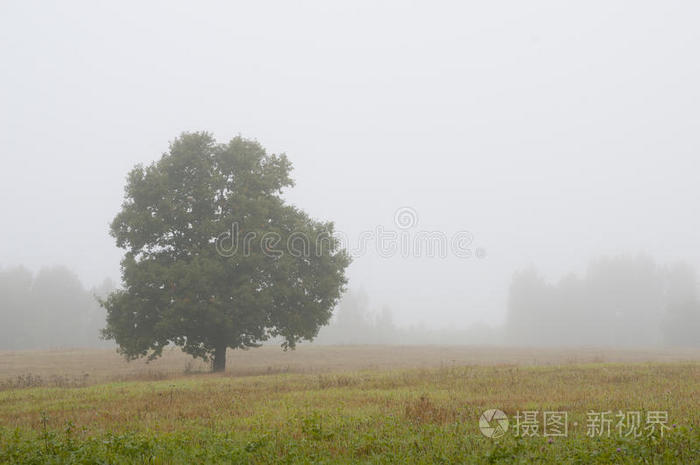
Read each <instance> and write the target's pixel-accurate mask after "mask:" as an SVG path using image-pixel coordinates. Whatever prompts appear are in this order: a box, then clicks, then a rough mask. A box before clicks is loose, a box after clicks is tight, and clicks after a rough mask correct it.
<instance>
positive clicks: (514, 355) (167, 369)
mask: <svg viewBox="0 0 700 465" xmlns="http://www.w3.org/2000/svg"><path fill="white" fill-rule="evenodd" d="M693 360H700V349H636V350H635V349H625V350H622V349H601V348H577V349H545V348H541V349H534V348H506V347H478V346H309V345H307V346H300V347H299V348H298V349H297V350H295V351H289V352H283V351H282V350H281V349H280V348H279V347H276V346H264V347H260V348H257V349H251V350H247V351H240V350H237V351H229V360H228V365H227V374H230V375H233V376H250V375H264V374H278V373H337V372H343V371H358V370H386V369H401V368H433V367H452V366H461V365H517V366H529V365H545V366H546V365H571V364H581V363H638V362H677V361H693ZM208 369H209V367H208V365H207V364H206V363H204V362H202V361H200V360H194V359H192V358H191V357H189V356H188V355H186V354H183V353H182V352H180V351H179V350H178V349H172V350H166V351H165V354H164V356H163V357H162V358H161V359H159V360H156V361H153V362H150V363H147V362H145V361H143V360H137V361H132V362H126V361H124V359H123V358H121V357H120V356H119V355H118V354H117V353H116V351H115V350H111V349H60V350H59V349H56V350H46V351H0V388H3V387H4V388H5V389H7V388H21V387H33V386H55V387H71V386H87V385H91V384H96V383H103V382H110V381H127V380H143V381H148V380H162V379H171V378H177V377H181V376H183V375H188V374H196V373H204V372H206V371H208Z"/></svg>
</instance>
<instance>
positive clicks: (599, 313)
mask: <svg viewBox="0 0 700 465" xmlns="http://www.w3.org/2000/svg"><path fill="white" fill-rule="evenodd" d="M114 289H115V285H114V283H113V282H112V281H110V280H105V281H104V282H103V284H102V285H100V286H99V287H97V288H93V289H86V288H85V287H84V286H83V284H82V283H81V282H80V280H79V279H78V277H77V276H76V275H75V274H74V273H73V272H71V271H70V270H68V269H66V268H64V267H53V268H45V269H42V270H40V271H39V272H38V273H36V274H33V273H31V272H30V271H28V270H26V269H25V268H12V269H5V270H3V269H0V349H44V348H58V347H113V344H112V343H111V342H105V341H102V340H101V339H100V329H102V328H103V327H104V326H105V311H104V309H103V308H101V307H100V305H99V303H98V301H97V297H104V296H106V295H107V294H108V293H109V292H111V291H112V290H114ZM428 317H429V309H426V319H428ZM270 342H274V341H270ZM314 342H315V343H317V344H406V345H408V344H476V345H516V346H584V345H585V346H609V347H658V346H684V347H691V346H700V300H699V299H698V280H697V276H696V273H695V271H694V270H693V268H692V267H691V266H689V265H687V264H684V263H678V264H675V265H670V266H660V265H658V264H656V263H655V262H654V261H653V260H651V259H650V258H649V257H646V256H637V257H628V256H618V257H608V258H602V259H599V260H596V261H594V262H592V263H591V264H590V265H589V267H588V269H587V270H586V272H585V273H584V274H583V275H582V276H577V275H574V274H570V275H568V276H565V277H563V278H562V279H561V280H559V281H558V282H556V283H548V282H547V281H546V280H545V279H544V278H543V277H542V276H541V275H540V274H539V273H538V272H537V271H536V270H534V269H528V270H524V271H520V272H517V273H515V274H514V276H513V279H512V281H511V284H510V289H509V297H508V312H507V319H506V322H505V324H504V325H503V326H502V327H489V326H487V325H474V326H472V327H470V328H466V329H458V328H449V329H428V328H425V327H422V326H413V327H403V326H399V325H397V324H396V323H395V321H394V317H393V313H392V311H391V309H389V308H388V307H384V308H381V309H379V310H376V309H372V308H371V307H370V303H369V299H368V297H367V295H366V294H364V293H362V292H349V293H347V294H346V295H345V296H344V298H343V300H342V301H341V302H340V304H339V305H338V308H337V309H336V310H335V312H334V317H333V319H332V321H331V324H330V325H328V326H326V327H324V328H322V329H321V331H320V332H319V334H318V337H317V338H316V339H315V341H314Z"/></svg>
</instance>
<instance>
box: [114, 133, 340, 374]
mask: <svg viewBox="0 0 700 465" xmlns="http://www.w3.org/2000/svg"><path fill="white" fill-rule="evenodd" d="M291 169H292V165H291V163H290V161H289V160H288V159H287V157H286V156H285V155H284V154H282V155H273V154H268V153H266V151H265V150H264V149H263V147H262V146H261V145H260V144H258V143H257V142H255V141H252V140H247V139H244V138H242V137H236V138H234V139H232V140H231V141H230V142H229V143H226V144H220V143H217V142H216V141H215V140H214V138H213V137H212V136H211V135H210V134H208V133H204V132H199V133H185V134H182V135H181V136H180V137H179V138H177V139H176V140H175V141H173V142H172V143H171V145H170V150H169V151H168V152H167V153H165V154H164V155H163V156H162V157H161V158H160V160H158V161H157V162H154V163H152V164H150V165H148V166H141V165H137V166H136V167H135V168H134V169H133V170H132V171H131V172H130V173H129V175H128V179H127V183H126V187H125V199H124V203H123V205H122V208H121V211H120V212H119V213H118V214H117V216H116V217H115V218H114V221H113V222H112V225H111V234H112V235H113V236H114V237H115V239H116V242H117V245H118V246H119V247H121V248H123V249H125V251H126V253H125V256H124V258H123V260H122V281H123V289H121V290H118V291H115V292H114V293H112V294H111V295H110V296H109V297H108V298H107V299H105V300H104V301H103V302H102V303H103V305H104V306H105V308H106V309H107V327H106V328H105V329H104V330H103V335H104V336H105V337H106V338H108V339H114V340H115V341H116V342H117V344H118V345H119V350H120V352H121V353H122V354H123V355H124V356H125V357H127V358H128V359H133V358H138V357H144V356H148V357H149V358H150V359H153V358H156V357H158V356H160V355H161V354H162V351H163V348H165V347H166V346H168V345H170V344H175V345H177V346H180V347H181V348H182V350H184V351H185V352H186V353H189V354H191V355H193V356H195V357H200V358H203V359H205V360H208V359H213V368H214V370H217V371H220V370H223V369H224V368H225V363H226V349H227V348H234V349H236V348H242V349H243V348H247V347H254V346H257V345H259V344H260V342H262V341H265V340H268V339H270V338H273V337H276V338H280V340H281V341H282V342H281V344H282V346H283V347H284V348H285V349H287V348H294V347H295V345H296V344H297V343H298V342H299V341H301V340H311V339H313V338H314V337H315V336H316V334H317V333H318V330H319V329H320V327H321V326H323V325H325V324H326V323H327V322H328V320H329V319H330V317H331V314H332V310H333V308H334V306H335V305H336V303H337V301H338V299H339V298H340V296H341V294H342V292H343V290H344V286H345V283H346V278H345V269H346V267H347V266H348V264H349V262H350V259H349V256H348V254H347V252H346V251H345V250H344V249H342V248H341V247H340V243H339V241H338V240H337V238H335V237H334V236H333V233H334V227H333V223H331V222H320V221H316V220H313V219H311V218H310V217H309V216H308V215H307V214H306V213H304V212H303V211H301V210H299V209H298V208H295V207H294V206H291V205H288V204H286V203H285V201H284V200H283V199H282V197H281V194H282V191H283V189H284V188H286V187H291V186H293V184H294V183H293V181H292V178H291V177H290V171H291Z"/></svg>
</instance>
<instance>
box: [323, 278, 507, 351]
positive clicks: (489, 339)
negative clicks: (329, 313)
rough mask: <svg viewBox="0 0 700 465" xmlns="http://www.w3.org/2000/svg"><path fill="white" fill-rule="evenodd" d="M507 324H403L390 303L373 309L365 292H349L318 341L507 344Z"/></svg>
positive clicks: (324, 342)
mask: <svg viewBox="0 0 700 465" xmlns="http://www.w3.org/2000/svg"><path fill="white" fill-rule="evenodd" d="M503 336H504V335H503V328H492V327H490V326H487V325H484V324H475V325H472V326H471V327H469V328H466V329H459V328H449V329H430V328H426V327H425V326H423V325H416V326H410V327H400V326H397V325H396V324H395V323H394V318H393V313H392V311H391V309H390V308H389V307H386V306H385V307H384V308H382V309H381V311H372V310H371V309H370V306H369V302H368V298H367V295H366V294H365V293H364V292H357V291H355V292H349V293H347V294H345V296H344V297H343V300H341V301H340V304H339V305H338V308H337V309H336V311H335V314H334V318H333V321H332V322H331V324H330V325H328V326H326V327H324V328H321V331H319V334H318V337H317V338H316V339H315V340H314V342H315V343H318V344H391V345H411V344H446V345H461V344H477V345H500V344H503V341H504V337H503Z"/></svg>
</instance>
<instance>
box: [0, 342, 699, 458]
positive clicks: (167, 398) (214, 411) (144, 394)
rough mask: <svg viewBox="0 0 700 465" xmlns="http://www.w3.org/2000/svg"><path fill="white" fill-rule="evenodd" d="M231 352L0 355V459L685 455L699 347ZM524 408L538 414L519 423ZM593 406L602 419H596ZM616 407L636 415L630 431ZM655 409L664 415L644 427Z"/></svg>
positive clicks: (694, 413)
mask: <svg viewBox="0 0 700 465" xmlns="http://www.w3.org/2000/svg"><path fill="white" fill-rule="evenodd" d="M230 355H231V357H230V360H229V363H230V365H229V367H228V370H227V372H226V373H223V374H209V373H206V366H205V365H204V364H201V363H198V362H194V361H192V360H191V359H189V358H188V357H186V356H184V355H182V354H180V353H178V352H176V351H172V352H169V353H167V354H166V356H165V357H164V358H163V359H161V360H158V361H156V362H154V363H151V364H145V363H143V362H132V363H125V362H123V361H122V360H121V359H120V358H119V357H117V356H116V355H115V354H114V353H113V351H112V350H74V351H68V350H65V351H22V352H0V463H11V464H15V463H18V464H19V463H27V464H32V463H37V464H39V463H57V464H58V463H76V464H78V463H80V464H106V463H109V464H116V463H120V464H121V463H128V464H144V463H148V464H190V463H202V464H209V463H222V464H223V463H250V464H274V463H328V464H331V463H381V464H390V463H391V464H394V463H422V464H433V463H444V464H451V463H455V464H457V463H466V464H481V463H523V464H525V463H542V464H550V463H551V464H611V463H624V464H633V463H634V464H637V463H658V464H676V463H680V464H696V463H700V429H698V427H699V426H700V390H699V389H698V388H699V387H700V361H699V360H700V351H698V350H665V351H653V350H627V351H621V350H615V351H611V350H603V349H576V350H573V349H568V350H555V349H520V350H519V349H507V348H489V347H457V346H452V347H439V346H428V347H416V346H405V347H390V346H386V347H382V346H345V347H337V346H336V347H321V346H306V347H301V348H299V349H298V350H297V351H295V352H288V353H284V352H281V351H280V350H279V349H278V348H273V347H262V348H260V349H254V350H250V351H246V352H232V353H231V354H230ZM488 409H500V410H502V411H503V412H505V414H506V415H507V416H508V421H509V427H508V430H507V431H505V433H504V434H503V435H502V436H501V437H498V438H493V437H487V436H485V435H484V434H482V431H481V430H480V428H479V426H480V425H479V418H480V416H481V415H482V413H483V412H484V411H486V410H488ZM524 412H538V416H537V418H536V421H535V422H534V424H536V425H537V427H536V429H535V431H534V433H535V434H531V435H530V436H528V435H526V434H524V431H526V429H525V428H524V426H525V425H526V423H527V422H526V421H524V420H522V418H521V417H522V415H523V414H524ZM544 412H560V413H561V412H566V414H567V415H566V425H567V431H566V433H567V434H566V435H557V434H551V433H552V432H554V433H557V432H559V433H560V432H561V431H556V430H555V429H554V428H550V431H549V433H550V434H545V424H544V422H543V415H544ZM601 412H610V413H609V415H608V417H604V418H610V419H611V421H610V422H609V423H607V424H606V422H605V421H602V422H600V423H599V424H598V426H601V428H600V431H598V429H599V428H597V427H591V424H592V422H594V419H595V418H596V415H597V414H598V413H601ZM619 412H623V413H627V412H639V414H640V416H641V421H642V423H641V424H640V425H639V426H640V428H639V431H638V432H639V434H631V435H630V434H626V433H629V431H628V428H627V426H629V425H628V424H625V425H618V419H617V417H616V415H617V414H618V413H619ZM655 412H665V414H666V415H667V418H665V419H666V420H667V421H665V422H663V424H662V423H659V424H658V425H656V426H657V427H656V428H648V427H649V426H650V424H647V423H645V420H646V419H648V418H649V415H650V414H654V413H655ZM532 423H533V422H531V424H532ZM606 426H607V429H608V430H607V431H606ZM618 427H619V428H620V429H619V430H618ZM529 432H530V433H533V428H532V427H531V428H530V430H529ZM635 432H636V431H635ZM662 432H663V435H662V434H661V433H662Z"/></svg>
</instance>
